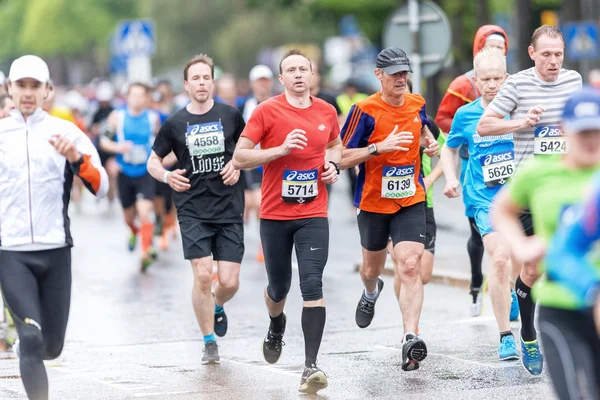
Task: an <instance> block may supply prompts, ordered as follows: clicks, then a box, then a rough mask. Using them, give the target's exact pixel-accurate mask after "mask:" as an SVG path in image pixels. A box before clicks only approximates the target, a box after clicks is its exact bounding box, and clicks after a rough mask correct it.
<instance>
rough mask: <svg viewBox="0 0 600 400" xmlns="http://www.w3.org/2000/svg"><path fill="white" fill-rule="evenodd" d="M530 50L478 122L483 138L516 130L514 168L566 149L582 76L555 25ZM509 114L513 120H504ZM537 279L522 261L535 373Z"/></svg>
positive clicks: (526, 333)
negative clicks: (566, 64) (566, 65)
mask: <svg viewBox="0 0 600 400" xmlns="http://www.w3.org/2000/svg"><path fill="white" fill-rule="evenodd" d="M528 51H529V55H530V57H531V59H532V60H533V62H534V64H535V66H534V67H531V68H529V69H526V70H524V71H521V72H518V73H516V74H514V75H511V76H510V77H509V78H508V79H507V80H506V82H505V83H504V85H503V86H502V88H501V89H500V91H499V92H498V94H497V95H496V97H495V98H494V100H493V101H492V103H490V105H489V107H488V108H486V110H485V112H484V113H483V117H482V118H481V120H480V121H479V123H478V125H477V132H478V133H479V135H480V136H490V135H492V136H498V135H504V134H507V133H511V132H512V133H513V137H514V146H515V170H516V171H518V170H519V169H520V166H521V164H522V163H523V162H524V161H526V160H528V159H530V158H532V157H533V156H534V154H535V155H536V156H538V157H540V156H544V155H550V154H564V153H565V152H566V148H565V146H566V144H565V143H566V142H565V140H564V138H563V137H562V133H561V130H560V127H559V126H558V125H559V123H560V115H561V112H562V109H563V106H564V104H565V102H566V100H567V98H568V97H569V95H570V94H572V93H573V92H576V91H577V90H579V89H581V75H579V73H577V72H576V71H570V70H566V69H563V68H562V62H563V58H564V40H563V37H562V34H561V33H560V31H559V30H558V29H557V28H555V27H551V26H547V25H544V26H542V27H540V28H537V29H536V30H535V31H534V32H533V35H532V36H531V45H530V46H529V49H528ZM507 115H510V120H504V117H506V116H507ZM535 218H537V217H534V219H535ZM521 220H522V222H523V228H524V229H525V231H526V233H527V235H528V236H531V235H533V232H534V226H535V225H534V224H533V222H532V217H531V214H530V213H529V211H527V210H524V212H523V215H522V216H521ZM498 232H499V233H501V234H502V232H500V230H498ZM511 243H512V242H511ZM537 278H538V271H537V267H536V265H532V264H524V265H523V267H522V269H521V273H520V275H519V278H518V279H517V282H516V284H515V290H516V292H517V294H518V300H519V308H520V313H521V321H522V322H521V339H522V340H521V350H522V351H521V353H522V357H521V360H522V362H523V365H524V366H525V369H527V370H528V371H529V372H530V373H532V374H534V375H537V374H540V373H541V372H542V368H543V357H542V355H541V353H540V350H539V344H538V341H537V335H536V332H535V328H534V326H533V320H534V312H535V304H534V303H533V300H532V299H531V296H530V292H531V287H532V286H533V284H534V282H535V281H536V279H537Z"/></svg>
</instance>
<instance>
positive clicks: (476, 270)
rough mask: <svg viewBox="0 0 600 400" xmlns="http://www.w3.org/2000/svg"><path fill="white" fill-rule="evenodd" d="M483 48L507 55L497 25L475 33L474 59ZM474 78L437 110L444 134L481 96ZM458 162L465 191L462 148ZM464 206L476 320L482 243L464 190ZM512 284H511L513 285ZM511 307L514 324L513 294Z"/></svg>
mask: <svg viewBox="0 0 600 400" xmlns="http://www.w3.org/2000/svg"><path fill="white" fill-rule="evenodd" d="M486 47H493V48H498V49H501V50H504V54H505V55H506V53H507V52H508V36H507V35H506V32H504V30H503V29H502V28H501V27H499V26H496V25H484V26H482V27H480V28H479V29H478V30H477V33H476V34H475V39H474V40H473V57H475V55H476V54H477V53H479V52H480V51H481V49H483V48H486ZM474 76H475V70H474V69H472V70H470V71H468V72H466V73H464V74H463V75H460V76H458V77H457V78H455V79H454V80H453V81H452V83H450V86H449V87H448V90H447V91H446V94H445V95H444V98H443V99H442V102H441V103H440V107H439V109H438V113H437V116H436V118H435V122H436V123H437V124H438V126H439V127H440V128H441V129H442V131H443V132H450V127H451V125H452V120H453V118H454V114H456V111H457V110H458V109H459V108H460V107H462V106H464V105H465V104H469V103H471V102H472V101H474V100H475V99H477V98H478V97H479V96H481V94H480V93H479V89H477V85H475V82H474V80H473V77H474ZM459 155H460V158H461V160H462V162H461V173H460V183H461V185H462V187H463V189H464V187H465V173H466V171H467V161H468V159H469V154H468V153H467V151H466V147H465V148H462V147H461V148H460V151H459ZM462 195H463V203H464V205H465V216H466V217H467V219H468V220H469V229H470V231H471V235H470V236H469V239H468V241H467V252H468V254H469V261H470V264H471V285H470V291H469V298H470V313H471V316H472V317H477V316H479V315H481V313H482V312H483V295H484V292H485V288H486V282H485V277H484V276H483V273H482V270H481V264H482V261H483V253H484V248H483V241H482V239H481V235H480V234H479V231H478V230H477V223H476V222H475V214H474V211H473V208H472V207H471V204H470V196H469V193H468V191H466V190H463V193H462ZM513 283H514V282H513ZM511 292H512V303H511V310H510V320H511V321H514V320H516V319H518V317H519V303H518V301H517V295H516V294H515V292H514V291H512V290H511Z"/></svg>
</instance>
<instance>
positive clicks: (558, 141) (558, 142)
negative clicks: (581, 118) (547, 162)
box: [534, 126, 567, 154]
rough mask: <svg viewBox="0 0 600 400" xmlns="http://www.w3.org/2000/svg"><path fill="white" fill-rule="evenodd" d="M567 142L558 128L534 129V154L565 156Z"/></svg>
mask: <svg viewBox="0 0 600 400" xmlns="http://www.w3.org/2000/svg"><path fill="white" fill-rule="evenodd" d="M566 153H567V141H566V139H565V137H564V136H563V133H562V129H560V126H539V127H537V128H535V141H534V154H566Z"/></svg>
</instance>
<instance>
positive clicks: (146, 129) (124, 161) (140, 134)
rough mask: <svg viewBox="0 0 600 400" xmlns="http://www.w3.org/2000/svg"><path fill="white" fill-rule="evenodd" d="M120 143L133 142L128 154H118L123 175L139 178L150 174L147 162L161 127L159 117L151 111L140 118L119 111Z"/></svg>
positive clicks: (118, 140) (118, 128) (117, 135)
mask: <svg viewBox="0 0 600 400" xmlns="http://www.w3.org/2000/svg"><path fill="white" fill-rule="evenodd" d="M117 113H118V114H117V132H116V134H115V139H116V141H117V142H118V143H122V142H125V141H129V142H132V143H133V144H134V146H133V148H132V149H131V150H130V151H129V152H128V153H126V154H117V162H118V163H119V165H120V166H121V171H122V172H123V174H125V175H126V176H128V177H130V178H139V177H140V176H143V175H145V174H147V173H148V171H147V170H146V162H147V161H148V158H150V152H151V151H152V143H153V142H154V134H155V132H156V130H157V128H158V126H159V123H160V119H159V117H158V115H157V114H156V113H155V112H154V111H151V110H144V111H143V112H142V113H141V114H140V115H138V116H132V115H130V114H129V112H127V110H126V109H122V110H118V111H117Z"/></svg>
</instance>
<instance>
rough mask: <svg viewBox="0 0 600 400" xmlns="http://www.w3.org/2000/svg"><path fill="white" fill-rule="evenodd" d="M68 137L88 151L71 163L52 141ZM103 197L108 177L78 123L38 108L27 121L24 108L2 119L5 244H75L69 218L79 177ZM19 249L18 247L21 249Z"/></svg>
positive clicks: (0, 234) (1, 227) (0, 217)
mask: <svg viewBox="0 0 600 400" xmlns="http://www.w3.org/2000/svg"><path fill="white" fill-rule="evenodd" d="M55 135H64V136H66V137H67V138H69V139H71V140H72V141H73V143H74V144H75V147H76V148H77V150H78V151H79V153H81V154H82V159H83V162H82V163H80V164H79V165H71V164H70V163H69V162H68V161H67V159H66V158H65V157H63V156H62V155H61V154H60V153H58V152H57V151H56V150H55V149H54V147H53V146H52V145H51V144H50V143H49V138H50V137H52V136H55ZM75 174H76V175H78V176H79V177H80V178H81V179H82V180H83V182H84V184H85V186H86V187H87V188H88V190H90V191H91V192H92V193H93V194H95V195H96V196H97V197H104V196H105V195H106V193H107V191H108V176H107V174H106V171H105V170H104V168H103V167H102V165H101V164H100V157H99V156H98V152H97V151H96V148H95V147H94V145H93V144H92V142H91V141H90V139H89V138H88V137H87V136H86V135H85V134H84V133H83V132H82V131H81V130H80V129H79V128H77V126H75V124H73V123H71V122H69V121H65V120H62V119H60V118H56V117H53V116H51V115H49V114H48V113H47V112H46V111H44V110H42V109H41V108H38V109H37V110H36V111H35V113H34V114H32V115H30V116H29V117H28V118H27V120H25V119H24V118H23V115H22V114H21V112H20V111H18V110H16V109H15V110H13V111H12V112H11V114H10V117H8V118H4V119H0V246H1V248H2V249H10V248H14V247H15V246H19V247H21V246H24V248H25V249H27V248H31V247H42V248H43V247H45V246H54V247H60V246H61V245H66V246H72V245H73V240H72V238H71V233H70V227H69V225H70V221H69V217H68V207H69V200H70V197H71V186H72V183H73V176H74V175H75ZM17 248H18V247H17Z"/></svg>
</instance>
